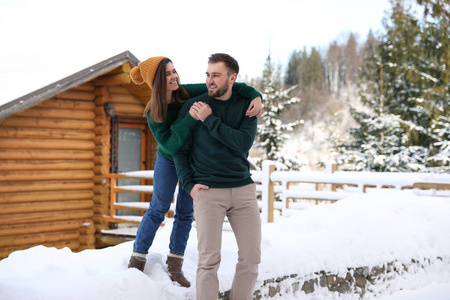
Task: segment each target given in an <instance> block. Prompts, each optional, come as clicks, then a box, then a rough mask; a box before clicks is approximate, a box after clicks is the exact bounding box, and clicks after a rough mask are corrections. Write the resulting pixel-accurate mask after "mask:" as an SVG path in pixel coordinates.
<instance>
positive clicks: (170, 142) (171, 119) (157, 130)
mask: <svg viewBox="0 0 450 300" xmlns="http://www.w3.org/2000/svg"><path fill="white" fill-rule="evenodd" d="M183 87H184V88H185V89H186V91H187V92H188V93H189V95H190V96H191V97H195V96H198V95H201V94H204V93H205V92H206V91H207V89H206V84H204V83H197V84H185V85H183ZM233 92H236V93H237V94H239V95H240V96H242V97H244V98H245V99H249V100H250V101H249V102H248V103H249V104H250V102H251V100H252V99H254V98H256V97H258V96H260V97H262V96H261V94H260V93H259V92H258V91H257V90H255V89H254V88H253V87H251V86H249V85H247V84H245V83H243V82H236V83H235V84H234V85H233ZM182 106H183V105H182V104H180V103H172V104H169V107H168V112H167V117H166V121H165V122H162V123H156V122H155V121H153V120H152V118H151V116H150V114H147V123H148V126H149V128H150V130H151V132H152V134H153V137H154V138H155V140H156V142H157V143H158V153H160V154H161V155H162V156H164V157H165V158H167V159H170V160H173V157H172V156H173V155H174V154H175V153H176V152H177V151H178V150H179V149H180V148H181V146H183V145H184V143H185V142H186V140H187V139H188V138H189V136H190V135H191V132H192V129H193V128H194V126H195V125H196V124H197V122H198V121H197V120H195V119H194V118H192V117H191V115H190V114H189V113H188V114H185V116H184V117H183V118H178V115H179V112H180V109H181V107H182ZM247 108H248V105H247ZM188 110H189V109H188ZM243 116H245V111H244V112H243ZM247 118H248V117H247Z"/></svg>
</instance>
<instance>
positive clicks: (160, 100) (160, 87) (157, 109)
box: [144, 58, 190, 123]
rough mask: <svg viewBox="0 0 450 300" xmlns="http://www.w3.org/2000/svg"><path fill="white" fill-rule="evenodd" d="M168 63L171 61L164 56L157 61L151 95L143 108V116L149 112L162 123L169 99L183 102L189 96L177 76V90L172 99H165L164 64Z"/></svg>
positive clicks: (155, 119) (157, 121)
mask: <svg viewBox="0 0 450 300" xmlns="http://www.w3.org/2000/svg"><path fill="white" fill-rule="evenodd" d="M168 63H172V61H171V60H170V59H169V58H165V59H163V60H162V61H161V62H160V63H159V66H158V69H157V70H156V73H155V79H153V89H152V96H151V98H150V100H149V101H148V103H147V106H146V107H145V110H144V117H145V116H146V115H147V114H150V117H151V118H152V120H153V121H155V122H156V123H162V122H164V121H165V120H166V116H167V109H168V106H169V101H172V102H178V103H185V102H186V101H187V100H189V98H190V96H189V94H188V92H187V91H186V90H185V89H184V87H183V86H182V85H181V84H180V77H178V85H179V88H178V90H176V91H174V92H173V93H172V99H166V96H167V93H166V89H167V81H166V65H167V64H168ZM172 64H173V63H172Z"/></svg>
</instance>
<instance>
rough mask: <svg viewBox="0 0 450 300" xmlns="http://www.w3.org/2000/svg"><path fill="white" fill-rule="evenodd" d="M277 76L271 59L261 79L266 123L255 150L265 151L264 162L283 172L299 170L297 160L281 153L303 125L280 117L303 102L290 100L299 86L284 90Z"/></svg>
mask: <svg viewBox="0 0 450 300" xmlns="http://www.w3.org/2000/svg"><path fill="white" fill-rule="evenodd" d="M275 73H276V72H275V70H274V66H273V64H272V61H271V59H270V55H269V56H268V58H267V60H266V63H265V66H264V70H263V78H262V86H263V93H262V94H263V98H264V101H263V110H264V111H263V113H262V116H261V118H262V120H263V123H262V124H259V125H258V131H257V135H256V143H255V146H256V147H259V148H262V149H263V150H264V152H265V156H266V157H265V159H269V160H273V161H276V162H278V165H279V166H281V167H280V168H281V169H283V168H284V169H290V170H298V169H299V168H300V164H299V163H298V162H297V161H296V160H295V159H293V158H290V157H286V156H285V155H283V154H282V153H281V152H280V151H281V149H282V147H283V144H284V142H285V141H286V140H287V139H289V138H290V134H289V132H291V131H292V130H293V129H294V128H295V127H297V126H298V125H300V124H302V123H303V121H301V120H297V121H294V122H291V123H287V124H284V123H283V122H282V121H281V120H280V117H281V116H282V114H283V113H284V111H285V110H286V109H287V108H288V107H289V106H290V105H291V104H294V103H298V102H300V98H298V97H293V96H291V94H292V93H293V91H294V89H295V88H296V87H297V86H292V87H290V88H288V89H285V90H282V89H281V80H280V79H279V76H277V74H275ZM280 164H281V165H280ZM283 166H284V167H283Z"/></svg>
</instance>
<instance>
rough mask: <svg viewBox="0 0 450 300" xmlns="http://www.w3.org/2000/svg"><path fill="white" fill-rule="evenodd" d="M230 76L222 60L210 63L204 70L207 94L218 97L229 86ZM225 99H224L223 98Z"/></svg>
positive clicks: (225, 91)
mask: <svg viewBox="0 0 450 300" xmlns="http://www.w3.org/2000/svg"><path fill="white" fill-rule="evenodd" d="M230 79H231V76H228V68H227V67H226V65H225V63H224V62H218V63H210V64H208V69H207V70H206V87H207V88H208V95H209V96H210V97H213V98H217V99H220V98H221V97H222V96H223V95H225V93H227V92H228V90H229V88H230V82H231V80H230ZM223 100H226V99H223Z"/></svg>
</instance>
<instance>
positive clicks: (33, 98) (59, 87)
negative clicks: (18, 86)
mask: <svg viewBox="0 0 450 300" xmlns="http://www.w3.org/2000/svg"><path fill="white" fill-rule="evenodd" d="M126 62H130V63H131V64H132V65H134V66H137V64H138V63H139V60H138V59H137V58H136V57H135V56H134V55H133V54H132V53H131V52H130V51H125V52H122V53H120V54H118V55H116V56H113V57H111V58H108V59H106V60H104V61H102V62H99V63H98V64H95V65H93V66H90V67H88V68H86V69H84V70H81V71H79V72H77V73H75V74H73V75H70V76H68V77H66V78H63V79H61V80H59V81H56V82H54V83H52V84H49V85H47V86H45V87H43V88H41V89H39V90H36V91H34V92H31V93H29V94H27V95H25V96H22V97H20V98H17V99H16V100H12V101H11V102H8V103H6V104H4V105H2V106H0V120H3V119H5V118H7V117H9V116H11V115H13V114H16V113H18V112H20V111H22V110H24V109H27V108H29V107H31V106H33V105H36V104H38V103H40V102H41V101H44V100H46V99H49V98H51V97H53V96H56V95H57V94H59V93H62V92H64V91H67V90H69V89H71V88H72V87H74V86H77V85H80V84H83V83H85V82H88V81H90V80H92V79H94V78H97V77H98V76H100V75H102V74H104V73H107V72H109V71H111V70H113V69H114V68H117V67H119V66H121V65H123V64H124V63H126Z"/></svg>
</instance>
